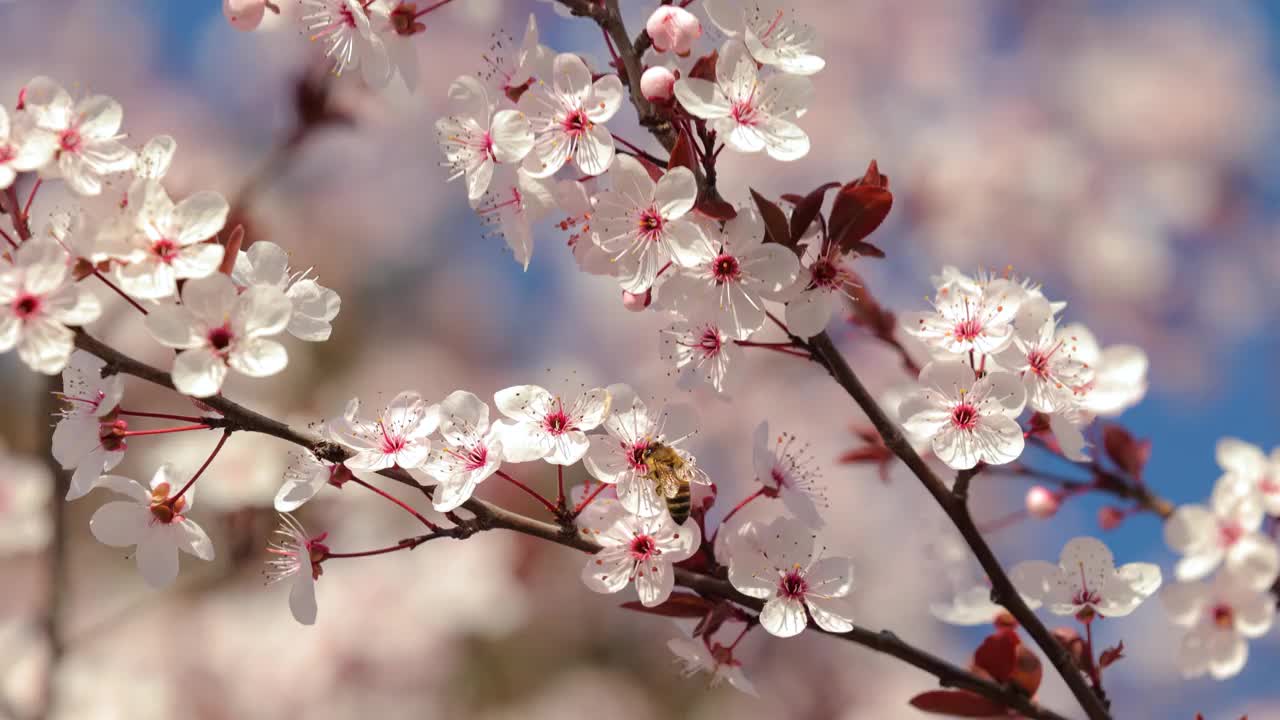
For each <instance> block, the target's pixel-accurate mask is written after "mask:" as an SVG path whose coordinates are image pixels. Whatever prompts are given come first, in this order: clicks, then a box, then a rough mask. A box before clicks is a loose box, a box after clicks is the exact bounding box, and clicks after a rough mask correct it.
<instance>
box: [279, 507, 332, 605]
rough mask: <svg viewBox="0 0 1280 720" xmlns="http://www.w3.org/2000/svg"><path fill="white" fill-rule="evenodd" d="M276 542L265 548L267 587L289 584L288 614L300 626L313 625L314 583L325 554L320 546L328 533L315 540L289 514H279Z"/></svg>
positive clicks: (319, 573) (324, 546)
mask: <svg viewBox="0 0 1280 720" xmlns="http://www.w3.org/2000/svg"><path fill="white" fill-rule="evenodd" d="M274 534H275V535H277V536H278V539H276V540H274V541H272V542H271V543H270V544H268V545H267V552H268V553H271V557H270V558H269V559H268V560H267V584H269V585H274V584H276V583H278V582H284V581H286V580H287V581H289V611H290V612H291V613H293V618H294V619H295V620H297V621H298V622H300V623H302V624H303V625H315V624H316V614H317V610H318V608H317V607H316V580H319V579H320V575H321V574H322V573H323V572H324V570H323V569H321V567H320V565H321V563H322V562H324V558H325V556H326V555H328V554H329V548H328V547H327V546H326V545H325V544H324V541H325V538H327V537H328V535H329V534H328V533H321V534H320V535H317V536H315V537H311V536H310V535H308V534H307V529H306V528H305V527H303V526H302V523H301V522H299V521H298V519H297V518H295V517H293V516H292V515H285V514H283V513H282V514H281V515H280V527H278V528H276V531H275V533H274Z"/></svg>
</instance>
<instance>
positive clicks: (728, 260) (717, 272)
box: [711, 255, 742, 285]
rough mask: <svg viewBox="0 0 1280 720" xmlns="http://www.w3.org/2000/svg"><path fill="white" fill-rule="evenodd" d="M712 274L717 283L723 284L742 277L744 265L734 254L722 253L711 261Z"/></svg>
mask: <svg viewBox="0 0 1280 720" xmlns="http://www.w3.org/2000/svg"><path fill="white" fill-rule="evenodd" d="M711 275H712V276H713V277H714V278H715V280H716V283H717V284H719V285H723V284H724V283H727V282H733V281H735V280H737V279H738V278H739V277H741V276H742V266H741V265H740V264H739V263H738V258H736V257H734V256H732V255H720V256H719V257H717V258H716V259H715V260H712V261H711Z"/></svg>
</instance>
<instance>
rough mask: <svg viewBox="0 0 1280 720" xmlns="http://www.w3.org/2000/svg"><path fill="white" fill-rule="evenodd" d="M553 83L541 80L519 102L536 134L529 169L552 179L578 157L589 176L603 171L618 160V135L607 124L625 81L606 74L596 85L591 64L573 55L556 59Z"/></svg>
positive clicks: (577, 159)
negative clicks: (615, 153)
mask: <svg viewBox="0 0 1280 720" xmlns="http://www.w3.org/2000/svg"><path fill="white" fill-rule="evenodd" d="M550 80H551V83H550V84H547V82H545V81H543V80H541V79H539V80H538V82H537V83H536V84H534V85H532V86H530V87H529V89H528V90H527V91H526V92H525V93H524V94H523V95H521V96H520V102H519V103H518V104H517V105H518V107H519V109H520V110H521V111H522V112H523V113H524V114H525V115H526V116H528V118H529V122H530V124H531V126H532V127H533V134H534V145H533V152H531V153H529V155H528V157H526V158H525V161H524V169H525V170H527V171H528V172H529V174H530V175H532V176H534V177H537V178H544V177H549V176H551V175H554V174H555V173H556V171H557V170H559V169H560V168H562V167H564V164H565V163H566V162H568V160H569V158H573V162H574V164H575V165H577V167H578V169H579V170H580V171H582V172H583V173H584V174H587V175H600V174H602V173H604V171H606V170H608V169H609V165H610V164H611V163H612V162H613V135H612V134H611V133H610V132H609V130H608V128H606V127H605V126H604V123H606V122H608V121H609V119H610V118H612V117H613V116H614V114H615V113H617V112H618V108H619V107H620V106H621V105H622V97H623V89H622V81H621V80H619V79H618V76H617V75H605V76H603V77H601V78H600V79H599V80H596V81H595V82H592V80H591V71H590V70H588V69H587V65H586V63H584V62H583V61H582V58H580V57H578V56H577V55H574V54H571V53H561V54H560V55H557V56H556V59H555V62H554V64H553V65H552V71H551V78H550Z"/></svg>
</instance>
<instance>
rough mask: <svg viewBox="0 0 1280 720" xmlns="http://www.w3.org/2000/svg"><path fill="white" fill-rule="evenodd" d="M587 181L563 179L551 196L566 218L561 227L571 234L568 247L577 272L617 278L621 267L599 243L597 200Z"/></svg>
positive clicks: (553, 188)
mask: <svg viewBox="0 0 1280 720" xmlns="http://www.w3.org/2000/svg"><path fill="white" fill-rule="evenodd" d="M588 184H589V183H588V182H578V181H577V180H561V181H559V182H557V183H556V184H555V185H554V186H553V187H552V196H553V197H554V198H555V202H556V207H557V208H559V209H560V211H561V212H563V213H565V215H566V217H565V218H564V219H563V220H561V221H560V222H559V223H558V225H559V227H560V229H561V230H563V231H565V232H566V233H568V234H569V240H568V244H569V247H570V248H571V249H572V250H573V259H574V260H575V261H577V263H578V269H579V270H581V271H583V272H585V273H589V274H591V275H603V276H605V277H614V276H616V275H617V274H618V264H617V263H615V262H614V261H613V258H612V257H611V256H610V255H609V253H607V252H605V251H604V250H603V249H601V247H600V244H599V243H598V242H597V241H596V234H597V233H596V230H595V228H594V227H593V226H592V224H591V218H592V217H593V216H594V215H595V212H596V206H595V198H594V197H593V196H592V193H591V192H590V191H589V190H588V188H587V185H588Z"/></svg>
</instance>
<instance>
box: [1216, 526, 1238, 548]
mask: <svg viewBox="0 0 1280 720" xmlns="http://www.w3.org/2000/svg"><path fill="white" fill-rule="evenodd" d="M1242 537H1244V528H1242V527H1240V526H1239V525H1237V524H1236V523H1227V524H1225V525H1219V526H1218V542H1219V543H1221V544H1222V546H1223V547H1231V546H1232V545H1235V544H1236V543H1237V542H1239V541H1240V538H1242Z"/></svg>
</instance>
